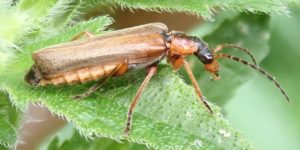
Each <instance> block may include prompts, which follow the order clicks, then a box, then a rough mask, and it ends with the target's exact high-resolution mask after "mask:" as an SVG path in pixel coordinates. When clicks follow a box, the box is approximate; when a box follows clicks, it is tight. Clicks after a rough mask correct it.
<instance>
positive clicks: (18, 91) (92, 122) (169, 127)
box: [0, 17, 251, 149]
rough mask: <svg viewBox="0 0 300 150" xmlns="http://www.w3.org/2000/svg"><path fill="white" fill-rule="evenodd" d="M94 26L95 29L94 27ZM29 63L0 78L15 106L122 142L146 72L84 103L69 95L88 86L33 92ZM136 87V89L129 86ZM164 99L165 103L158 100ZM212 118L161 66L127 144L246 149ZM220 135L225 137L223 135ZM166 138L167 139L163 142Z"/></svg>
mask: <svg viewBox="0 0 300 150" xmlns="http://www.w3.org/2000/svg"><path fill="white" fill-rule="evenodd" d="M108 19H109V18H106V17H102V18H100V19H97V20H91V21H89V22H83V23H80V24H78V25H77V26H74V27H72V28H69V29H67V30H66V31H65V32H64V33H61V34H59V35H58V36H55V37H53V38H51V39H49V40H47V41H41V42H38V43H35V44H33V45H28V46H26V47H24V49H26V52H31V51H34V50H36V49H38V48H41V47H45V46H47V45H52V44H55V43H61V42H64V41H68V40H69V39H71V37H73V36H74V35H75V34H76V33H77V32H78V31H83V30H86V28H88V30H89V31H94V32H95V30H96V29H97V27H99V26H100V25H101V24H102V26H106V25H107V24H104V23H103V22H108V23H109V21H107V20H108ZM95 25H98V26H95ZM31 64H32V62H31V57H30V53H26V54H19V55H18V59H16V60H15V61H14V62H13V63H12V64H10V65H9V67H7V68H9V71H4V73H2V74H1V75H0V80H1V79H4V77H5V76H9V77H10V78H9V79H5V80H2V81H1V83H2V86H3V88H4V89H6V90H7V91H8V93H10V94H11V97H12V99H13V100H14V102H15V105H16V106H18V107H20V108H25V106H26V104H27V103H28V102H37V101H39V102H41V103H43V104H44V105H45V106H47V107H48V108H49V109H50V110H51V111H52V112H54V113H56V114H58V115H63V116H65V117H66V118H67V119H68V120H70V121H72V123H73V124H74V125H75V126H76V128H77V129H78V130H79V131H80V132H81V133H82V134H83V135H85V136H87V137H95V136H96V137H98V136H101V137H102V136H103V137H110V138H113V139H115V140H119V139H123V138H124V137H123V128H124V122H125V120H126V112H127V107H128V105H129V103H130V100H131V99H132V97H133V96H134V94H135V92H136V90H137V88H138V86H139V85H140V84H141V82H142V80H143V78H144V74H145V73H144V70H140V71H138V72H137V73H136V72H131V73H129V74H127V75H125V76H123V77H120V78H113V79H112V80H110V81H109V82H108V83H107V84H106V85H105V86H104V87H103V89H102V91H101V92H99V93H95V94H94V95H92V96H90V97H89V98H86V100H83V101H74V100H72V99H70V96H72V95H74V94H78V93H81V92H82V91H85V90H87V89H88V87H89V86H90V85H91V84H86V85H85V86H82V85H77V86H72V87H67V86H66V87H51V86H50V87H39V88H32V87H29V86H28V85H26V83H25V82H24V81H23V76H24V74H25V73H26V70H27V69H28V68H29V67H30V65H31ZM132 82H135V84H134V85H132V84H129V83H132ZM162 100H163V101H162ZM212 107H213V110H214V115H213V116H211V115H210V114H209V113H208V112H207V110H206V109H205V108H204V107H203V106H202V105H201V104H200V103H199V102H198V100H197V97H196V95H195V93H194V90H193V88H192V87H190V86H188V85H186V84H185V83H184V82H183V81H182V80H181V79H180V78H179V77H178V76H177V75H175V74H174V72H173V71H171V68H170V67H169V66H165V65H161V66H160V69H159V71H158V74H157V75H156V76H155V77H154V78H153V80H151V82H150V84H149V86H148V87H147V89H146V91H145V92H144V94H143V96H142V97H141V100H140V103H139V106H138V107H137V109H136V113H135V115H134V122H133V130H132V132H131V136H130V138H129V140H130V141H133V142H138V143H145V144H147V145H149V146H151V147H154V148H162V149H165V148H176V147H178V148H184V147H190V148H197V147H203V148H218V149H219V148H242V147H251V146H250V144H249V143H248V142H247V141H246V140H245V139H244V138H243V137H242V136H241V135H240V134H239V133H238V132H236V131H235V130H234V129H233V128H231V127H230V126H229V124H228V123H227V122H226V121H225V120H223V119H222V117H221V114H220V112H219V111H220V110H219V108H218V107H216V106H214V105H212ZM223 132H226V133H227V134H229V136H228V135H227V136H228V137H227V136H225V135H224V133H223ZM165 139H168V140H165Z"/></svg>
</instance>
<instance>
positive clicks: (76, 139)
mask: <svg viewBox="0 0 300 150" xmlns="http://www.w3.org/2000/svg"><path fill="white" fill-rule="evenodd" d="M66 133H67V135H68V136H66ZM70 133H71V135H70ZM99 148H101V150H111V149H115V150H135V149H138V150H142V149H145V150H146V149H147V148H146V146H145V145H142V144H136V143H130V142H122V143H119V142H117V141H114V140H111V139H108V138H97V139H93V140H91V139H89V140H87V139H85V138H84V137H82V136H81V135H80V134H79V133H78V132H77V131H75V129H74V128H72V127H71V126H69V125H68V126H66V127H65V128H64V129H63V130H61V131H59V132H58V133H56V135H55V136H54V137H53V138H52V139H51V140H50V141H49V145H48V146H47V150H65V149H72V150H75V149H76V150H86V149H99Z"/></svg>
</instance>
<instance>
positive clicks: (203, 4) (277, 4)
mask: <svg viewBox="0 0 300 150" xmlns="http://www.w3.org/2000/svg"><path fill="white" fill-rule="evenodd" d="M114 1H115V2H116V3H118V4H120V5H121V6H122V7H129V8H139V9H146V10H160V11H171V12H173V11H183V12H189V13H192V14H197V15H201V16H202V17H204V18H206V19H209V20H212V19H213V15H214V14H215V12H216V11H218V10H219V9H221V10H224V9H228V10H231V11H246V12H254V13H257V12H264V13H267V14H270V13H273V14H278V13H281V14H288V13H289V11H288V9H287V1H285V2H283V1H281V0H263V1H261V0H250V1H249V0H239V1H237V0H225V1H224V0H216V1H210V0H206V1H198V0H189V1H185V0H177V1H174V0H164V1H160V2H159V3H158V2H157V1H155V0H114Z"/></svg>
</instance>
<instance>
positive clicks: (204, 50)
mask: <svg viewBox="0 0 300 150" xmlns="http://www.w3.org/2000/svg"><path fill="white" fill-rule="evenodd" d="M192 38H193V40H194V41H195V42H197V44H198V49H197V51H196V52H195V53H194V55H195V56H197V57H198V59H199V60H200V61H201V62H202V63H203V64H204V66H205V70H206V71H208V72H210V73H211V75H212V79H215V80H218V79H220V77H219V73H218V72H219V63H218V62H217V61H216V60H215V59H214V55H213V52H212V51H211V50H210V48H209V47H208V44H206V43H205V42H204V41H203V40H201V39H199V38H198V37H192Z"/></svg>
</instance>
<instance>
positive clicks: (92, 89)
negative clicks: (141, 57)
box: [72, 60, 128, 99]
mask: <svg viewBox="0 0 300 150" xmlns="http://www.w3.org/2000/svg"><path fill="white" fill-rule="evenodd" d="M127 69H128V61H127V60H126V61H124V62H122V63H120V64H119V65H118V66H117V67H116V68H114V69H113V70H112V71H111V72H110V73H109V74H108V75H106V76H105V77H104V78H103V79H102V80H101V81H100V82H98V83H96V84H94V85H93V86H92V87H90V88H89V89H88V91H86V92H85V93H83V94H79V95H75V96H73V97H72V98H73V99H83V98H86V97H88V96H90V95H91V94H92V93H94V92H95V91H97V90H98V89H99V88H100V87H101V86H102V85H103V83H105V82H106V81H107V80H108V79H109V78H110V77H111V76H114V75H121V74H123V73H125V72H126V71H127Z"/></svg>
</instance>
